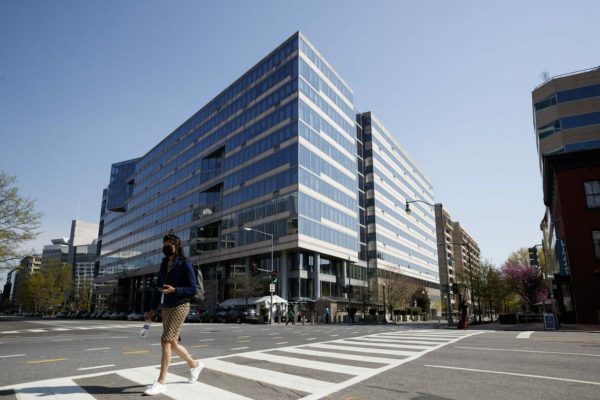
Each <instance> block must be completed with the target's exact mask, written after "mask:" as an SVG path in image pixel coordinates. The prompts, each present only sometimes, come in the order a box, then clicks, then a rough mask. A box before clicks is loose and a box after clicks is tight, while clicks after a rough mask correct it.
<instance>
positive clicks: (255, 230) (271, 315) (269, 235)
mask: <svg viewBox="0 0 600 400" xmlns="http://www.w3.org/2000/svg"><path fill="white" fill-rule="evenodd" d="M244 230H245V231H254V232H258V233H262V234H263V235H265V236H268V237H270V238H271V283H273V271H275V264H274V263H273V234H271V233H267V232H263V231H260V230H258V229H254V228H248V227H244ZM269 291H270V290H269ZM270 292H271V303H270V304H269V325H271V324H273V292H272V291H270Z"/></svg>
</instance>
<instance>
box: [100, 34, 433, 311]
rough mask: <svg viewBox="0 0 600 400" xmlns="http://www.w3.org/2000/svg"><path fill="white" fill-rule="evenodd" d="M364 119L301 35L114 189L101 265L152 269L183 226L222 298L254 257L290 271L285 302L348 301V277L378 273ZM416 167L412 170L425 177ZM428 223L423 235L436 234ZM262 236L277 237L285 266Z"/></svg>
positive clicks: (114, 270) (195, 258)
mask: <svg viewBox="0 0 600 400" xmlns="http://www.w3.org/2000/svg"><path fill="white" fill-rule="evenodd" d="M361 123H362V120H361V118H360V117H359V118H357V112H356V111H355V107H354V103H353V95H352V91H351V89H350V88H349V87H348V85H347V84H346V83H345V82H343V80H342V79H341V78H340V77H339V76H338V74H337V73H336V72H335V71H334V70H333V69H332V68H331V66H330V65H329V64H328V63H327V62H326V61H325V60H324V59H323V58H322V56H321V55H320V54H319V53H318V51H317V50H316V49H315V48H314V47H313V46H312V45H311V44H310V43H309V42H308V41H307V40H306V39H305V37H304V36H303V35H302V34H299V33H297V34H295V35H293V36H292V37H291V38H289V39H288V40H287V41H286V42H284V43H283V44H282V45H280V46H279V47H278V48H276V49H275V50H274V51H273V52H271V53H270V54H269V55H268V56H267V57H265V58H264V59H263V60H261V61H260V62H259V63H258V64H257V65H255V66H254V67H252V68H251V69H250V70H249V71H248V72H246V73H245V74H244V75H243V76H242V77H241V78H239V79H238V80H237V81H236V82H234V83H233V84H232V85H230V86H229V87H228V88H227V89H225V90H224V91H223V92H222V93H220V94H219V95H218V96H217V97H215V98H214V99H213V100H212V101H211V102H209V103H208V104H207V105H206V106H205V107H203V108H202V109H201V110H199V111H198V112H197V113H196V114H194V115H193V116H192V117H191V118H190V119H189V120H187V121H186V122H185V123H183V124H182V125H181V126H180V127H179V128H177V129H176V130H175V131H174V132H172V133H171V134H170V135H169V136H167V137H166V138H165V139H164V140H163V141H161V142H160V143H159V144H158V145H157V146H155V147H154V148H153V149H152V150H150V151H149V152H148V153H147V154H146V155H144V156H143V157H141V158H139V159H137V160H135V161H136V162H135V168H134V170H133V171H132V173H128V174H126V175H127V177H126V178H124V180H120V181H119V182H120V184H119V185H113V186H109V191H108V199H109V201H108V202H109V203H111V196H112V195H113V194H112V193H111V191H113V190H114V195H115V196H114V197H115V198H116V199H119V201H118V202H116V203H115V204H117V205H118V206H119V207H107V211H106V214H105V215H104V223H103V237H102V248H101V252H100V269H101V270H103V271H104V272H105V273H104V275H105V276H106V275H107V274H108V275H110V274H113V275H112V276H109V277H107V278H105V280H108V279H116V278H119V274H122V275H123V276H125V275H127V276H128V277H131V276H140V277H147V276H151V274H152V273H153V272H154V271H156V270H157V268H158V265H159V262H160V260H161V258H162V254H161V253H160V250H161V248H162V245H161V240H162V237H163V235H164V234H165V233H166V232H168V231H170V230H173V231H174V232H175V233H176V234H177V235H178V236H180V237H181V238H182V240H183V244H184V251H185V252H186V254H188V255H189V257H190V259H191V261H192V262H196V263H198V264H200V265H202V266H203V269H204V271H205V277H206V278H207V279H209V280H214V281H216V283H215V285H217V287H218V289H217V290H218V292H219V297H220V298H219V299H217V300H222V298H226V297H227V296H229V295H230V294H231V291H230V287H229V285H230V283H229V281H228V279H230V278H232V277H233V276H235V273H236V272H232V271H238V272H239V270H240V269H241V270H246V271H248V268H249V265H250V263H254V262H256V263H258V264H259V265H261V266H262V267H264V268H266V269H271V268H274V269H275V270H278V271H279V274H280V278H281V281H282V283H281V286H280V287H279V288H278V290H279V293H280V294H281V295H283V296H284V297H288V298H293V297H304V296H308V297H319V296H320V295H327V296H334V297H335V296H337V297H341V288H342V287H343V285H345V282H347V281H346V279H348V277H352V276H354V279H361V280H363V281H366V276H367V273H366V271H367V263H366V261H367V249H366V248H367V232H366V225H365V224H366V218H367V217H366V212H365V194H364V186H365V185H364V180H365V176H364V163H363V155H362V151H363V145H362V133H361V132H362V131H361ZM411 163H412V162H407V167H406V168H407V171H410V173H418V174H420V172H418V170H417V169H416V168H413V167H414V166H413V164H411ZM115 166H116V165H115ZM378 168H388V166H387V165H386V164H379V165H378ZM422 181H423V182H427V181H426V179H425V178H424V177H421V178H419V179H418V183H417V185H421V186H418V188H419V190H421V189H422V190H427V193H428V194H429V193H430V192H431V191H430V188H429V186H428V184H427V183H424V184H423V183H422ZM111 184H112V181H111ZM124 185H125V186H124ZM123 188H126V189H127V190H128V191H127V192H126V194H127V196H126V197H124V196H123V195H122V194H121V191H122V190H121V189H123ZM383 222H384V223H388V221H383ZM429 222H430V221H428V220H423V221H422V223H421V224H418V223H412V227H413V231H414V232H421V231H423V232H424V233H427V232H428V231H429V229H430V226H429ZM244 228H251V229H252V230H250V231H248V230H246V229H244ZM259 231H262V232H267V233H269V234H272V235H273V244H274V248H273V250H274V257H273V264H274V265H271V259H270V251H271V240H270V236H267V235H265V234H261V233H260V232H259ZM424 233H423V234H424ZM388 257H392V255H391V254H390V255H388ZM414 257H415V259H416V258H418V257H425V256H422V255H421V253H419V252H414ZM307 260H313V262H312V263H311V264H307V262H308V261H307ZM425 262H426V260H425V259H424V260H422V262H421V261H419V262H418V263H416V264H415V268H417V267H418V266H419V265H421V264H422V263H425ZM350 263H352V264H351V265H350ZM317 264H318V267H317ZM398 264H400V263H398ZM332 271H334V272H335V273H332ZM342 271H343V272H342ZM321 272H322V273H321ZM342 275H343V277H342ZM328 276H329V278H327V277H328ZM323 277H325V278H323ZM128 279H130V278H128ZM144 279H146V278H144ZM120 281H121V279H120V280H119V282H120ZM140 282H141V281H140ZM143 282H146V281H145V280H144V281H143ZM139 285H142V283H139V282H138V283H136V284H134V286H139ZM141 292H142V293H147V288H145V286H144V289H141ZM141 296H142V297H141V299H136V300H135V301H139V302H141V303H146V302H148V301H149V298H147V296H146V297H144V295H141ZM135 301H134V302H135Z"/></svg>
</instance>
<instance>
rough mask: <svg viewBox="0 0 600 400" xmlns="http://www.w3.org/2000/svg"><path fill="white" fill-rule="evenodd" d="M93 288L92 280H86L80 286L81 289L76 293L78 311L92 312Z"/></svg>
mask: <svg viewBox="0 0 600 400" xmlns="http://www.w3.org/2000/svg"><path fill="white" fill-rule="evenodd" d="M93 286H94V282H93V279H92V278H86V279H84V280H83V281H82V282H81V283H80V284H79V288H78V289H77V290H76V291H75V307H76V309H77V310H80V311H90V306H91V302H92V296H91V294H92V288H93Z"/></svg>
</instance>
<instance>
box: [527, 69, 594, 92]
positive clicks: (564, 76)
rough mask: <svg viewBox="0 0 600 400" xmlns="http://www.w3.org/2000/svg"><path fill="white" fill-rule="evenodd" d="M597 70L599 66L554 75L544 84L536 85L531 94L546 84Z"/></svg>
mask: <svg viewBox="0 0 600 400" xmlns="http://www.w3.org/2000/svg"><path fill="white" fill-rule="evenodd" d="M597 69H600V65H598V66H596V67H592V68H586V69H581V70H579V71H573V72H566V73H564V74H559V75H554V76H553V77H551V78H549V79H547V80H545V81H544V82H542V83H541V84H539V85H537V86H536V87H535V88H534V89H533V90H532V92H535V91H536V90H538V89H539V88H541V87H542V86H545V85H547V84H548V83H550V82H552V81H553V80H555V79H560V78H566V77H568V76H572V75H577V74H583V73H585V72H591V71H595V70H597Z"/></svg>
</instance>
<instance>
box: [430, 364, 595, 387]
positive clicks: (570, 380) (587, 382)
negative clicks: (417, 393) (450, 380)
mask: <svg viewBox="0 0 600 400" xmlns="http://www.w3.org/2000/svg"><path fill="white" fill-rule="evenodd" d="M425 367H431V368H444V369H455V370H459V371H471V372H483V373H486V374H497V375H512V376H522V377H524V378H535V379H547V380H552V381H562V382H574V383H584V384H587V385H597V386H600V382H591V381H582V380H578V379H567V378H557V377H554V376H544V375H531V374H518V373H516V372H504V371H490V370H487V369H474V368H460V367H449V366H446V365H425Z"/></svg>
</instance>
